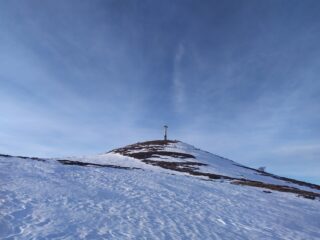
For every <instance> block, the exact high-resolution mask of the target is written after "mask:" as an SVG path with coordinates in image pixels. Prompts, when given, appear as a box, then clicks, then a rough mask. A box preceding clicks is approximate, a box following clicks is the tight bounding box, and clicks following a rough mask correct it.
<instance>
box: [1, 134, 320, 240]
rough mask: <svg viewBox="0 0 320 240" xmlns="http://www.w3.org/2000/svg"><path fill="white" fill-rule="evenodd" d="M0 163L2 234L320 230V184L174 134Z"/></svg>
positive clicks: (151, 235) (124, 235)
mask: <svg viewBox="0 0 320 240" xmlns="http://www.w3.org/2000/svg"><path fill="white" fill-rule="evenodd" d="M0 166H1V168H0V180H1V183H2V186H1V188H0V191H1V192H0V193H1V195H0V196H1V201H0V210H1V213H2V215H3V218H2V219H1V220H0V238H4V239H6V238H16V239H28V238H37V239H42V238H45V239H52V238H55V239H62V238H63V239H69V238H70V239H73V238H79V239H81V238H82V239H106V238H107V239H133V238H137V239H141V238H142V239H317V238H320V235H319V231H318V230H319V227H320V213H319V211H318V209H319V207H320V186H318V185H315V184H311V183H306V182H302V181H298V180H294V179H289V178H284V177H280V176H277V175H274V174H271V173H267V172H265V171H260V170H257V169H253V168H250V167H247V166H243V165H241V164H238V163H236V162H234V161H232V160H229V159H226V158H223V157H220V156H217V155H214V154H211V153H209V152H206V151H203V150H200V149H198V148H195V147H193V146H191V145H189V144H186V143H183V142H181V141H177V140H154V141H146V142H138V143H135V144H131V145H128V146H125V147H122V148H118V149H114V150H112V151H109V152H107V153H103V154H98V155H94V156H86V157H68V158H64V159H41V158H35V157H34V158H29V157H14V156H9V155H0Z"/></svg>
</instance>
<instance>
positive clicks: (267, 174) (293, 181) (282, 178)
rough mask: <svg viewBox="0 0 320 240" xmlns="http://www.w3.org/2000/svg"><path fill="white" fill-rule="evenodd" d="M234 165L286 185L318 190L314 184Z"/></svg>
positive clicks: (318, 187)
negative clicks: (292, 184) (283, 182)
mask: <svg viewBox="0 0 320 240" xmlns="http://www.w3.org/2000/svg"><path fill="white" fill-rule="evenodd" d="M234 165H236V166H238V167H242V168H246V169H250V170H253V171H255V172H257V174H260V175H264V176H268V177H272V178H275V179H278V180H283V181H285V182H287V183H294V184H297V185H299V186H304V187H309V188H313V189H317V190H320V186H319V185H316V184H313V183H308V182H303V181H299V180H295V179H292V178H286V177H280V176H277V175H274V174H271V173H268V172H265V171H260V170H258V169H255V168H250V167H246V166H242V165H239V164H234Z"/></svg>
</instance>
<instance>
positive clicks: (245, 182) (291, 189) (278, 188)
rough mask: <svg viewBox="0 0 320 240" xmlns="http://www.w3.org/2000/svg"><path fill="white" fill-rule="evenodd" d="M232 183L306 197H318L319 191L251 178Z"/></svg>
mask: <svg viewBox="0 0 320 240" xmlns="http://www.w3.org/2000/svg"><path fill="white" fill-rule="evenodd" d="M232 183H233V184H237V185H245V186H251V187H259V188H266V189H270V190H275V191H279V192H290V193H295V194H297V195H298V196H301V197H304V198H308V199H316V198H320V194H319V193H314V192H309V191H305V190H301V189H298V188H294V187H288V186H282V185H274V184H268V183H263V182H258V181H251V180H238V181H234V182H232Z"/></svg>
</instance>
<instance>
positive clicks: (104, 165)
mask: <svg viewBox="0 0 320 240" xmlns="http://www.w3.org/2000/svg"><path fill="white" fill-rule="evenodd" d="M58 162H60V163H62V164H64V165H76V166H94V167H108V168H118V169H126V170H133V169H140V168H135V167H121V166H117V165H111V164H97V163H86V162H79V161H70V160H58Z"/></svg>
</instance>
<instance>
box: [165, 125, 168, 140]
mask: <svg viewBox="0 0 320 240" xmlns="http://www.w3.org/2000/svg"><path fill="white" fill-rule="evenodd" d="M167 129H168V126H167V125H164V141H167Z"/></svg>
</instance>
